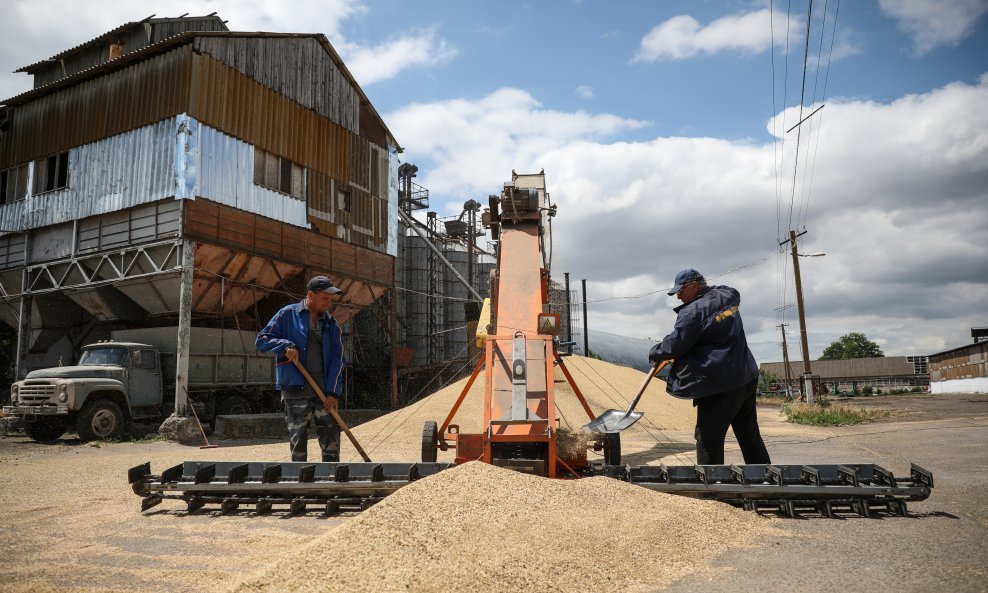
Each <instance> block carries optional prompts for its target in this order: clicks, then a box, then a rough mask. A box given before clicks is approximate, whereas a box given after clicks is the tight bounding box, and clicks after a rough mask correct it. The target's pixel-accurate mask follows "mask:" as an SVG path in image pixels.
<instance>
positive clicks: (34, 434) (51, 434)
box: [24, 418, 65, 443]
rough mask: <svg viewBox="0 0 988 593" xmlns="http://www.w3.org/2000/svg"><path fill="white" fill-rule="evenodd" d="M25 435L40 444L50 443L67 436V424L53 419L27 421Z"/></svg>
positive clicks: (25, 422)
mask: <svg viewBox="0 0 988 593" xmlns="http://www.w3.org/2000/svg"><path fill="white" fill-rule="evenodd" d="M24 433H25V434H27V436H29V437H31V438H32V439H34V440H35V441H38V442H39V443H50V442H52V441H54V440H55V439H57V438H58V437H60V436H62V435H63V434H65V422H62V421H61V420H54V419H51V418H38V419H37V420H25V421H24Z"/></svg>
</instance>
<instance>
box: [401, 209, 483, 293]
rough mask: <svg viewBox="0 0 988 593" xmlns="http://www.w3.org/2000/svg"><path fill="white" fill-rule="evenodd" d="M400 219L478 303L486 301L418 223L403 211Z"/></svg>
mask: <svg viewBox="0 0 988 593" xmlns="http://www.w3.org/2000/svg"><path fill="white" fill-rule="evenodd" d="M398 217H399V218H401V220H402V222H404V223H405V224H406V225H408V226H409V227H411V229H412V230H413V231H415V232H416V233H418V236H419V237H422V240H423V241H425V244H426V246H428V247H429V249H431V250H432V251H433V252H434V253H435V254H436V256H438V257H439V260H440V261H442V262H443V263H444V264H446V267H447V268H449V269H450V270H451V271H452V272H453V275H454V276H456V279H457V280H459V281H460V283H461V284H463V286H466V287H467V291H468V292H469V293H470V295H471V296H473V298H475V299H477V300H478V301H483V300H484V297H482V296H480V293H479V292H477V291H476V290H474V288H473V287H472V286H470V283H469V282H467V281H466V279H465V278H464V277H463V275H462V274H460V273H459V272H458V271H457V270H456V268H455V267H453V264H451V263H449V260H448V259H446V258H445V257H443V254H442V252H441V251H439V248H437V247H436V246H435V245H433V244H432V241H431V240H429V236H428V235H427V234H426V233H425V231H423V230H422V229H421V228H419V225H418V223H416V222H415V220H414V219H413V218H412V217H411V216H409V215H407V214H405V213H404V212H402V211H401V210H398Z"/></svg>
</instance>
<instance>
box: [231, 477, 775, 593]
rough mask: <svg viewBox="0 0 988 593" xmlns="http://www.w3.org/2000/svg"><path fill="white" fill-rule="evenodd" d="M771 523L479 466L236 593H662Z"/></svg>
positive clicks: (427, 486) (374, 513) (607, 485)
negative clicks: (656, 592)
mask: <svg viewBox="0 0 988 593" xmlns="http://www.w3.org/2000/svg"><path fill="white" fill-rule="evenodd" d="M772 523H773V521H772V520H771V519H766V518H763V517H761V516H759V515H757V514H755V513H748V512H745V511H741V510H738V509H735V508H733V507H730V506H727V505H724V504H722V503H718V502H712V501H701V500H695V499H690V498H684V497H678V496H673V495H668V494H662V493H657V492H653V491H650V490H647V489H645V488H642V487H640V486H634V485H631V484H628V483H625V482H620V481H618V480H613V479H610V478H603V477H595V478H586V479H582V480H550V479H547V478H540V477H535V476H530V475H526V474H520V473H516V472H513V471H510V470H506V469H501V468H497V467H493V466H489V465H486V464H483V463H479V462H471V463H467V464H465V465H462V466H459V467H456V468H454V469H451V470H447V471H444V472H441V473H439V474H436V475H435V476H432V477H430V478H427V479H424V480H421V481H419V482H416V483H414V484H412V485H410V486H406V487H405V488H402V489H401V490H399V491H398V492H397V493H395V494H393V495H391V496H389V497H388V498H386V499H385V500H384V501H383V502H381V503H379V504H378V505H377V506H375V507H373V508H371V509H370V510H368V511H365V512H364V513H362V514H360V515H359V516H357V517H355V518H353V519H350V520H349V521H347V522H346V523H344V524H343V525H341V526H340V527H338V528H336V529H334V530H332V531H330V532H329V533H328V534H326V535H324V536H322V537H320V538H318V539H316V540H315V541H313V542H312V543H311V544H310V545H308V546H306V547H304V548H302V549H300V550H298V551H295V552H294V553H293V552H292V551H289V552H288V553H287V554H285V555H284V556H282V557H281V558H280V559H279V560H278V561H277V562H276V563H274V564H272V565H271V566H269V567H267V568H266V569H264V570H263V571H262V572H261V573H259V574H257V575H254V576H252V577H250V578H248V579H247V580H246V581H245V582H243V583H241V584H240V585H239V586H237V587H235V588H234V591H236V592H238V593H244V592H248V591H253V592H258V591H265V592H266V591H271V592H274V591H296V592H300V593H304V592H317V591H318V592H329V591H347V592H357V591H406V592H407V591H411V592H416V591H421V592H426V591H438V590H445V591H487V592H490V593H497V592H501V591H504V592H516V591H535V590H540V591H574V592H576V591H580V592H582V591H601V592H604V591H622V592H632V591H653V590H655V589H656V588H659V587H661V586H663V585H668V584H669V583H670V582H671V581H673V580H675V579H676V578H678V577H681V576H683V575H685V574H688V573H693V572H697V571H702V570H706V569H708V568H709V565H710V561H711V559H712V558H714V557H715V556H717V555H718V554H720V553H722V552H724V551H726V550H728V549H734V548H743V547H749V546H751V545H752V544H753V542H754V540H755V539H756V538H758V537H760V536H763V535H765V533H766V532H767V531H769V530H772V529H773V527H772Z"/></svg>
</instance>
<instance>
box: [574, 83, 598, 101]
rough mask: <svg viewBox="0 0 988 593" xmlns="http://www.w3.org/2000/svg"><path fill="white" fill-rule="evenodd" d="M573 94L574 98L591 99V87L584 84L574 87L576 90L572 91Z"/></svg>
mask: <svg viewBox="0 0 988 593" xmlns="http://www.w3.org/2000/svg"><path fill="white" fill-rule="evenodd" d="M573 92H575V93H576V96H577V97H580V98H583V99H593V87H592V86H589V85H586V84H581V85H580V86H578V87H576V90H574V91H573Z"/></svg>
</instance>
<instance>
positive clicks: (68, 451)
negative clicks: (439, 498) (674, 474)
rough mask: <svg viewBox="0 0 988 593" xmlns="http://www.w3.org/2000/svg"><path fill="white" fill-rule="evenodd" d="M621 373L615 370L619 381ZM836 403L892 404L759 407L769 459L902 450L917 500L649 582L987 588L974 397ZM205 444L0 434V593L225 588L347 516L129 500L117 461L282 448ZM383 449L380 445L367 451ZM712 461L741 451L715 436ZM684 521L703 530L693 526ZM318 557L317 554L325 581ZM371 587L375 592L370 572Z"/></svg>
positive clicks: (978, 414)
mask: <svg viewBox="0 0 988 593" xmlns="http://www.w3.org/2000/svg"><path fill="white" fill-rule="evenodd" d="M638 377H640V375H639V376H638ZM636 379H637V378H636V377H635V376H632V375H629V377H628V381H629V384H632V385H633V384H634V383H635V382H636ZM637 380H640V379H637ZM845 404H846V405H862V406H868V407H872V406H874V407H882V408H885V409H891V410H893V411H894V412H895V413H894V414H893V416H892V417H891V418H889V419H886V420H883V421H882V422H879V423H872V424H865V425H858V426H853V427H836V428H813V427H802V426H795V425H791V424H788V423H786V422H784V421H783V419H782V418H781V417H780V415H779V413H778V407H774V406H770V405H764V406H760V408H759V417H760V420H761V424H762V430H763V433H764V435H765V437H766V441H767V443H768V447H769V451H770V453H771V454H772V456H773V461H775V462H776V463H835V462H846V463H864V462H871V463H879V464H882V465H884V466H886V467H888V468H889V469H891V470H892V471H893V472H894V473H896V474H904V473H907V472H908V468H909V463H910V462H912V463H916V464H918V465H921V466H923V467H925V468H927V469H929V470H930V471H932V472H933V474H934V478H935V481H936V487H935V488H934V490H933V494H932V496H931V497H930V499H929V500H927V501H924V502H919V503H912V504H911V505H910V516H909V517H906V518H892V517H885V518H880V519H863V518H858V517H845V518H843V519H837V520H827V519H818V518H808V519H802V520H785V521H781V522H780V521H775V523H781V528H782V531H781V532H775V533H772V534H770V535H767V536H764V537H762V538H760V539H759V540H758V541H757V544H756V545H757V547H756V548H755V549H746V550H735V551H729V552H726V553H724V554H721V555H719V556H718V557H716V558H715V559H714V560H713V561H712V562H713V564H712V567H713V568H714V569H715V570H714V571H713V572H710V571H704V572H697V573H696V574H694V575H687V576H685V577H683V578H681V579H679V580H676V581H673V582H670V583H669V584H668V586H667V587H665V588H662V589H657V590H663V591H677V592H686V591H738V592H740V591H751V590H768V591H782V590H796V589H799V590H801V591H809V592H814V591H844V590H847V589H849V588H850V589H852V590H877V589H878V588H879V587H882V588H884V587H888V586H889V585H894V587H895V589H896V590H897V591H907V592H908V591H917V592H918V591H924V592H927V591H938V590H951V591H959V592H967V591H988V585H986V583H988V572H986V568H985V567H986V566H988V454H986V453H988V430H986V429H988V396H986V395H947V394H942V395H941V394H938V395H935V396H928V395H924V396H888V397H872V398H860V399H855V400H853V401H852V402H845ZM657 413H658V412H657ZM361 428H362V427H358V428H357V430H358V431H359V430H360V429H361ZM368 430H369V429H365V431H368ZM380 430H381V429H380V428H378V429H377V431H380ZM371 434H373V433H370V432H365V434H364V436H369V435H371ZM360 436H361V435H360V433H359V432H358V438H360ZM628 437H629V438H628V439H627V440H623V441H622V448H623V449H624V451H625V461H626V462H628V463H632V464H640V463H659V462H665V463H669V464H684V463H692V459H693V457H692V447H693V443H692V431H690V430H687V429H685V427H682V426H678V425H677V426H676V428H675V429H665V428H662V429H659V428H657V427H656V426H655V425H651V426H649V425H644V426H643V427H642V429H641V430H638V431H637V432H635V433H630V434H629V435H628ZM220 445H221V447H220V448H218V449H211V450H207V451H201V450H199V449H198V448H196V447H189V446H183V445H179V444H176V443H171V442H150V443H147V442H129V443H126V442H125V443H113V444H106V443H90V444H83V443H80V442H78V441H77V440H74V439H70V438H69V439H63V440H61V441H60V442H59V443H57V444H54V445H42V444H38V443H34V442H32V441H30V440H29V439H27V438H25V437H19V436H8V437H0V558H2V559H3V560H2V562H0V591H168V592H177V591H190V592H191V591H217V590H219V591H222V590H227V589H229V588H232V587H234V586H236V585H237V584H238V583H240V582H241V581H242V580H243V579H244V577H246V576H247V575H250V574H254V573H256V572H258V571H259V570H261V569H263V568H264V567H265V566H267V565H268V564H270V563H271V562H272V561H274V560H276V559H278V558H280V557H283V556H284V554H285V553H286V552H287V551H291V550H295V549H299V548H300V547H302V546H304V545H305V544H307V543H309V542H312V541H313V540H315V539H317V538H318V537H320V536H322V535H325V534H326V533H327V532H329V531H331V530H334V529H335V528H336V527H338V526H339V525H341V524H343V523H345V522H346V521H348V520H349V518H348V517H345V516H344V517H339V518H325V517H322V516H319V515H317V514H316V513H310V514H308V515H306V516H302V517H287V516H286V515H284V514H279V513H275V514H272V515H270V516H253V515H251V514H249V513H243V514H236V515H233V516H222V515H220V514H219V513H216V512H199V513H195V514H192V515H189V514H186V513H185V512H184V511H183V510H182V509H181V508H180V507H181V506H182V505H180V504H175V503H171V504H169V503H167V502H166V503H164V504H163V505H162V506H160V507H156V508H155V509H152V510H151V511H149V512H147V513H143V514H142V513H141V512H140V506H139V504H140V499H139V498H138V497H137V496H135V495H134V494H133V493H132V492H131V491H130V488H129V486H128V485H127V484H126V470H127V469H128V468H129V467H132V466H135V465H139V464H141V463H143V462H145V461H151V463H152V469H154V470H156V471H160V470H161V469H163V468H165V467H168V466H170V465H173V464H175V463H179V462H181V461H183V460H193V459H207V458H208V459H213V460H237V459H239V460H259V459H283V458H284V457H285V452H286V451H287V448H286V445H285V443H283V442H253V443H242V442H234V441H222V442H220ZM413 447H414V446H413ZM393 454H394V453H392V452H391V450H390V449H389V448H388V446H387V445H381V446H378V447H377V448H376V455H375V456H376V457H377V458H382V459H383V458H388V456H389V455H393ZM345 456H346V455H345V454H344V457H345ZM382 456H383V457H382ZM727 461H728V463H738V462H740V461H741V459H740V454H739V452H738V451H737V447H736V446H735V445H734V442H733V440H730V439H729V443H728V451H727ZM713 504H720V503H713ZM574 520H577V521H578V520H579V517H574ZM694 529H695V530H696V535H697V537H703V534H704V532H705V529H704V526H703V525H702V524H697V525H696V526H695V527H694ZM446 553H452V551H450V552H446ZM615 553H622V552H621V551H620V550H616V551H615ZM330 558H331V554H330ZM580 560H581V561H585V562H606V561H607V560H606V558H603V559H602V558H585V559H580ZM466 561H469V560H466ZM332 570H333V569H332V563H331V562H327V578H328V579H331V578H332V576H331V574H332ZM641 570H643V571H647V570H649V566H641ZM852 583H853V585H852ZM437 588H440V587H439V586H438V584H437ZM379 590H388V589H387V586H386V584H385V583H382V586H381V588H380V589H379Z"/></svg>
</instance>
